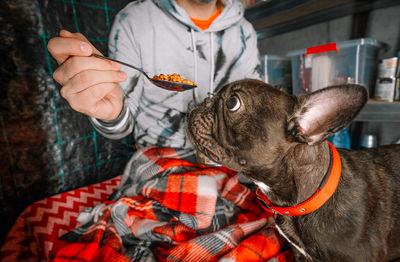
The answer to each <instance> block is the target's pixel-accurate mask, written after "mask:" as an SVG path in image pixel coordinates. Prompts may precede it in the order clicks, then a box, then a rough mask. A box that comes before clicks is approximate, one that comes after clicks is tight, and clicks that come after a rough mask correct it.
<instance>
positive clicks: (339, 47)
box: [287, 38, 384, 56]
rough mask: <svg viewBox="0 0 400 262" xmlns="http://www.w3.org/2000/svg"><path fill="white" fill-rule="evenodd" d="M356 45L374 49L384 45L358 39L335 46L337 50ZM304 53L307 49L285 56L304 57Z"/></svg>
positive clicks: (374, 41) (368, 39)
mask: <svg viewBox="0 0 400 262" xmlns="http://www.w3.org/2000/svg"><path fill="white" fill-rule="evenodd" d="M358 45H369V46H374V47H378V48H380V47H382V46H383V45H384V43H383V42H380V41H378V40H376V39H373V38H360V39H354V40H348V41H343V42H337V43H336V46H337V48H338V49H341V48H347V47H353V46H358ZM306 52H307V48H303V49H298V50H292V51H289V52H288V53H287V56H298V55H304V54H305V53H306Z"/></svg>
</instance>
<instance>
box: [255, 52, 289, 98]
mask: <svg viewBox="0 0 400 262" xmlns="http://www.w3.org/2000/svg"><path fill="white" fill-rule="evenodd" d="M261 68H262V76H263V80H264V82H266V83H268V84H270V85H272V86H275V87H276V88H278V89H281V90H284V91H286V92H288V93H292V67H291V63H290V58H289V57H286V56H279V55H264V56H262V59H261Z"/></svg>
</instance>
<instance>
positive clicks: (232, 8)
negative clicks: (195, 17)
mask: <svg viewBox="0 0 400 262" xmlns="http://www.w3.org/2000/svg"><path fill="white" fill-rule="evenodd" d="M153 2H154V3H155V4H156V5H157V6H158V7H159V8H161V9H162V10H163V11H164V12H166V13H168V14H169V15H171V16H173V17H174V18H175V19H176V20H178V21H179V22H180V23H182V24H184V25H186V26H187V27H189V28H191V29H193V30H194V31H201V29H200V28H198V27H197V26H196V25H195V24H194V23H193V22H192V20H190V17H189V15H188V14H187V12H186V11H185V9H183V8H182V7H180V6H179V5H178V4H177V3H176V2H175V0H153ZM222 2H223V4H224V6H225V7H224V9H223V10H222V12H221V14H220V15H219V16H218V17H217V18H216V19H215V20H214V21H213V23H212V24H211V26H210V27H209V28H208V29H206V30H204V32H218V31H222V30H224V29H226V28H228V27H230V26H232V25H234V24H236V23H238V22H239V21H240V20H241V19H242V18H243V15H244V7H243V5H242V3H241V2H240V1H237V0H222Z"/></svg>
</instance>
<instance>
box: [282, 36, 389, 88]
mask: <svg viewBox="0 0 400 262" xmlns="http://www.w3.org/2000/svg"><path fill="white" fill-rule="evenodd" d="M383 46H384V43H382V42H379V41H378V40H375V39H371V38H362V39H355V40H349V41H344V42H339V43H330V44H326V45H321V46H314V47H309V48H306V49H301V50H294V51H290V52H289V53H288V54H287V55H288V57H290V58H291V62H292V86H293V93H294V94H306V93H310V92H313V91H316V90H318V89H321V88H324V87H327V86H331V85H338V84H345V83H356V84H362V85H364V86H365V87H366V88H367V89H368V91H369V93H370V94H372V93H373V89H374V86H375V80H376V71H377V65H378V52H379V49H380V48H381V47H383Z"/></svg>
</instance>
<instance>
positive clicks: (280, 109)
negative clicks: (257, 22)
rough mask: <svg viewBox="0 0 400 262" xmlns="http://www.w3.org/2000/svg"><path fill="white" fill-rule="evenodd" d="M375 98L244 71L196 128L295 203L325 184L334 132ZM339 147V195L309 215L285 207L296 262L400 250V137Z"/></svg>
mask: <svg viewBox="0 0 400 262" xmlns="http://www.w3.org/2000/svg"><path fill="white" fill-rule="evenodd" d="M367 98H368V96H367V92H366V90H365V88H364V87H362V86H359V85H346V86H334V87H328V88H325V89H322V90H319V91H317V92H315V93H313V94H309V95H305V96H293V95H289V94H286V93H284V92H281V91H279V90H277V89H275V88H273V87H271V86H270V85H268V84H265V83H264V82H261V81H258V80H251V79H245V80H240V81H236V82H233V83H230V84H228V85H226V86H225V87H223V89H221V91H220V92H219V93H218V94H217V95H216V96H215V97H213V98H207V99H206V100H204V102H203V103H202V104H200V105H198V106H196V107H194V108H192V109H191V110H190V111H189V113H188V119H187V120H188V126H187V132H188V135H189V137H190V139H191V141H192V143H193V144H194V145H195V147H196V148H197V149H198V150H199V151H201V152H202V153H204V154H205V155H206V156H208V157H209V158H210V159H211V160H213V161H215V162H217V163H220V164H222V165H224V166H226V167H228V168H231V169H233V170H236V171H238V172H242V173H243V174H244V175H246V176H247V177H249V178H250V179H252V180H253V181H254V182H255V183H256V184H258V185H259V188H260V189H261V190H262V192H263V193H264V194H265V195H266V196H267V197H268V198H269V199H270V201H271V202H272V203H273V204H274V205H275V206H294V205H297V204H299V203H301V202H303V201H305V200H306V199H308V198H309V197H310V196H311V195H313V194H314V193H315V192H316V190H317V187H318V186H319V185H320V183H321V180H322V178H323V177H324V175H325V174H326V172H327V170H328V168H329V166H330V149H329V145H328V142H327V141H326V139H327V138H328V137H329V136H331V135H332V134H333V133H335V132H337V131H338V130H340V129H342V128H343V127H345V126H347V125H348V124H350V122H351V121H352V120H353V119H354V118H355V117H356V116H357V114H358V113H359V112H360V110H361V109H362V107H363V106H364V105H365V103H366V101H367ZM338 152H339V155H340V159H341V161H342V173H341V178H340V180H339V184H338V187H337V189H336V191H335V192H334V194H333V195H332V197H331V198H330V199H329V200H328V201H327V202H325V204H324V205H322V207H320V208H319V209H317V210H316V211H314V212H312V213H309V214H306V215H302V216H285V215H279V214H278V215H277V217H276V221H275V223H276V226H277V228H278V229H279V230H280V232H281V233H282V235H283V236H285V237H286V238H287V239H288V242H289V243H290V244H291V245H292V249H293V252H294V254H295V257H296V260H297V261H335V262H337V261H351V262H355V261H356V262H359V261H391V260H393V259H395V258H399V257H400V190H399V189H400V145H390V146H382V147H379V148H375V149H363V150H345V149H338ZM260 185H261V186H260Z"/></svg>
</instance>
